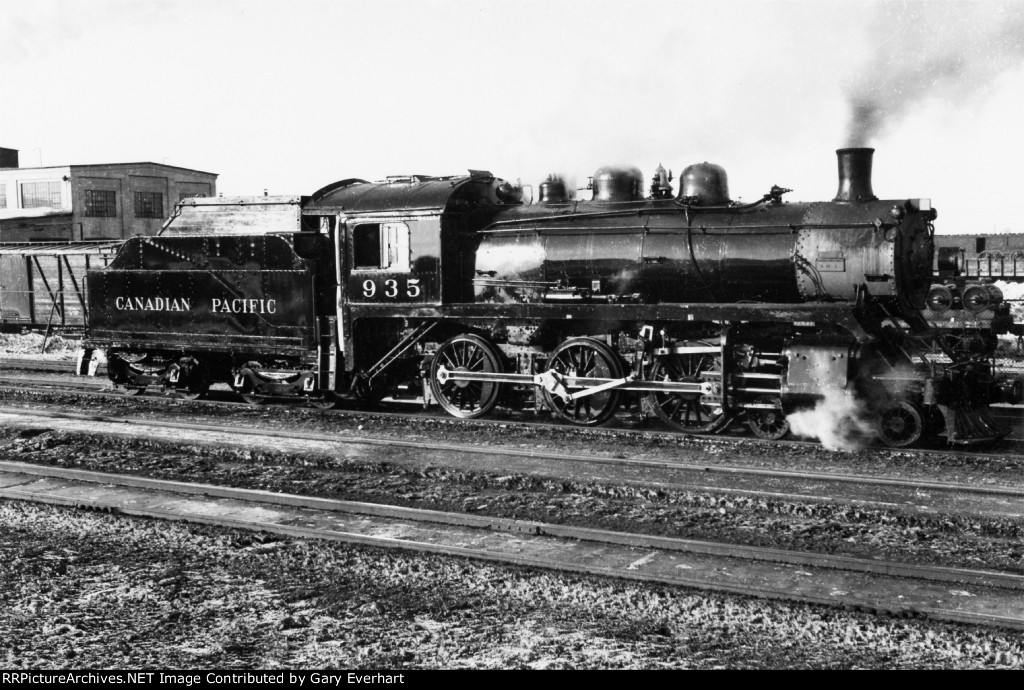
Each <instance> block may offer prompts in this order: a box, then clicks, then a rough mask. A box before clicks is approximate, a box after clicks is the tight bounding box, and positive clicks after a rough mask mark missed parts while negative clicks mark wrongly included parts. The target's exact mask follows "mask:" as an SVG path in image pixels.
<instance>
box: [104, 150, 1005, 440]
mask: <svg viewBox="0 0 1024 690" xmlns="http://www.w3.org/2000/svg"><path fill="white" fill-rule="evenodd" d="M837 153H838V164H839V191H838V193H837V195H836V198H835V199H834V200H832V201H830V202H815V203H788V202H785V201H784V200H783V198H782V197H783V195H784V194H785V193H787V192H788V191H789V190H786V189H783V188H780V187H772V188H771V190H769V192H768V193H766V194H765V195H764V196H763V197H762V198H761V199H760V200H758V201H756V202H754V203H747V204H740V203H736V202H734V201H732V200H731V199H730V196H729V192H728V182H727V176H726V173H725V171H724V170H723V169H722V168H720V167H719V166H717V165H713V164H709V163H702V164H696V165H692V166H689V167H688V168H686V170H685V171H684V172H683V174H682V175H681V178H680V190H679V192H678V194H675V193H673V190H672V187H671V182H672V179H671V174H670V173H667V172H666V171H665V170H664V169H662V168H661V167H660V166H659V168H658V170H657V171H656V173H655V175H654V178H653V181H652V182H651V185H650V188H649V191H647V190H645V188H644V187H645V185H644V180H643V178H642V176H641V174H640V172H639V171H638V170H636V169H620V168H613V167H606V168H601V169H599V170H598V171H597V172H596V173H595V175H594V177H593V180H592V185H591V189H592V198H591V199H589V200H576V199H572V198H570V195H569V194H568V193H567V190H566V188H565V184H564V183H563V182H562V181H561V180H560V179H558V178H554V177H552V178H550V179H548V180H547V181H545V182H544V183H543V184H541V185H540V189H539V192H540V193H539V198H538V201H537V203H525V202H524V201H523V194H522V190H521V189H518V188H516V187H514V186H513V185H510V184H509V183H507V182H504V181H502V180H500V179H498V178H495V177H494V176H492V175H491V174H490V173H488V172H483V171H470V173H469V175H467V176H459V177H429V176H423V175H413V176H407V177H394V178H388V179H387V180H385V181H382V182H377V183H370V182H365V181H363V180H357V179H347V180H342V181H340V182H337V183H335V184H332V185H329V186H327V187H324V188H323V189H320V190H319V191H317V192H316V193H315V194H313V195H312V196H311V198H310V199H309V201H308V202H307V203H305V204H304V206H303V209H302V215H303V218H304V220H305V221H306V222H305V223H304V224H303V228H302V229H301V230H300V231H295V230H294V228H291V227H283V228H282V229H281V231H280V232H270V233H264V234H260V235H252V234H237V233H235V234H225V233H221V232H216V231H215V232H212V233H209V234H201V235H192V236H182V237H164V236H161V237H151V238H134V239H132V240H129V241H128V242H127V243H126V244H125V246H124V247H123V248H122V249H121V251H120V252H119V254H118V256H117V258H116V259H115V260H114V261H113V262H112V264H111V265H110V266H109V267H108V268H107V269H106V270H103V271H95V272H91V273H90V274H89V276H88V284H89V304H90V310H89V327H88V338H87V341H86V344H87V346H88V347H89V348H102V349H105V350H106V351H107V358H108V362H109V364H108V371H109V375H110V376H111V378H112V380H113V381H114V383H115V384H116V385H117V386H120V387H122V388H124V389H125V390H126V391H128V392H138V391H141V390H143V389H144V388H146V387H148V386H160V387H164V388H166V389H169V390H172V391H174V392H177V393H178V394H180V395H183V396H188V397H194V396H200V395H203V394H204V393H205V392H206V390H207V389H208V387H209V385H210V384H211V382H218V381H224V382H227V383H228V384H229V385H231V387H232V388H233V389H234V390H235V391H237V392H238V393H239V394H241V395H242V396H244V397H245V398H246V399H247V400H249V401H250V402H253V403H259V402H263V401H266V400H269V399H274V398H291V399H300V400H307V401H309V402H311V403H312V404H315V405H320V406H331V405H334V404H335V403H336V402H337V401H338V400H340V399H343V398H348V397H351V398H356V399H362V400H373V399H376V398H379V397H380V396H383V395H386V394H390V393H392V392H393V391H396V390H400V391H406V392H410V391H412V392H421V393H422V397H423V400H424V402H425V403H427V404H431V403H436V404H439V405H440V406H441V407H442V408H443V409H444V410H446V411H447V412H449V413H450V414H452V415H454V416H456V417H462V418H474V417H479V416H482V415H485V414H487V413H489V412H490V411H492V410H493V409H494V408H495V406H496V405H499V404H500V405H508V406H519V407H532V408H534V409H536V410H548V411H550V412H551V413H552V414H553V415H554V416H556V417H559V418H561V419H563V420H565V421H567V422H569V423H573V424H578V425H597V424H602V423H604V422H606V421H608V420H609V419H611V418H612V417H613V416H614V415H615V413H616V411H617V410H619V409H620V408H621V407H622V406H623V405H627V404H631V405H633V409H635V410H637V411H638V413H639V414H641V415H645V416H651V417H654V418H656V419H658V420H660V421H661V422H662V423H664V424H667V425H668V426H670V427H674V428H676V429H680V430H683V431H686V432H690V433H696V434H707V433H716V432H720V431H722V430H723V429H725V428H727V427H728V426H729V425H730V424H731V423H732V422H733V421H736V420H741V421H743V422H745V423H746V424H747V425H748V426H749V428H750V429H751V431H752V432H753V433H754V434H756V435H758V436H760V437H763V438H768V439H777V438H781V437H782V436H783V435H785V434H786V433H787V432H788V430H789V422H788V416H789V415H790V414H792V413H794V412H796V411H799V410H802V409H805V408H809V407H814V406H816V405H821V404H828V402H829V401H830V400H832V399H834V398H835V397H836V396H839V397H843V398H845V399H847V400H849V401H856V403H857V405H858V409H857V412H856V413H854V414H856V415H858V416H860V417H862V418H864V420H868V421H870V422H871V424H872V425H873V427H874V429H875V430H876V432H877V435H878V437H879V438H880V439H881V440H882V441H883V442H884V443H886V444H888V445H890V446H896V447H903V446H909V445H913V444H917V443H919V442H922V441H924V440H926V439H927V438H928V437H930V436H935V435H940V434H941V435H942V436H944V438H945V440H946V441H947V442H949V443H955V444H973V443H982V442H988V441H992V440H995V439H998V438H1000V437H1001V436H1002V435H1003V434H1004V431H1003V430H1002V429H1000V428H999V427H997V426H996V424H995V423H994V422H993V421H992V419H991V417H990V414H989V410H988V406H989V404H990V403H992V402H993V401H996V400H998V399H999V396H1000V395H1004V394H1005V391H1001V390H1000V389H999V387H998V386H996V385H995V382H994V379H993V377H992V371H991V367H990V363H989V360H988V359H987V358H986V357H983V356H976V355H975V354H974V353H971V352H969V351H962V350H961V351H958V350H956V349H951V348H947V347H945V346H944V345H943V343H942V341H941V339H940V340H939V341H938V343H936V341H935V339H934V338H931V337H929V333H930V330H931V329H929V327H928V324H927V323H926V322H925V320H924V319H923V318H922V314H921V310H922V309H923V308H924V306H925V300H926V297H927V296H928V293H929V289H930V288H931V285H932V261H933V249H934V246H933V221H934V219H935V217H936V212H935V210H934V209H933V208H932V207H931V204H930V202H929V200H928V199H896V200H887V201H884V200H879V199H877V198H876V197H875V195H874V193H873V191H872V189H871V177H870V172H871V164H872V154H873V150H872V149H840V150H839V151H838V152H837ZM936 347H938V348H939V349H940V350H942V354H943V357H944V359H943V361H941V362H939V361H936V358H935V357H934V350H935V348H936ZM864 420H862V421H864Z"/></svg>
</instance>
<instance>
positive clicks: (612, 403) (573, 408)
mask: <svg viewBox="0 0 1024 690" xmlns="http://www.w3.org/2000/svg"><path fill="white" fill-rule="evenodd" d="M547 371H552V372H556V373H557V374H559V375H560V376H561V377H564V378H572V377H578V378H602V379H620V378H622V365H621V363H620V362H619V358H618V356H617V355H616V354H615V353H614V352H613V351H612V349H611V348H610V347H608V346H607V345H605V344H604V343H602V342H601V341H599V340H594V339H593V338H571V339H569V340H566V341H565V342H564V343H562V344H561V345H559V346H558V347H557V348H556V349H555V351H554V352H552V353H551V358H550V359H548V363H547ZM585 387H586V386H582V385H579V386H574V385H567V386H566V390H567V391H568V392H570V393H574V392H578V391H581V390H583V389H584V388H585ZM621 399H622V393H621V391H618V390H615V389H614V388H613V389H611V390H606V391H602V392H600V393H595V394H593V395H588V396H585V397H582V398H580V399H578V400H566V399H564V398H562V397H561V396H560V395H557V394H556V393H552V392H551V391H549V390H547V389H544V400H545V402H546V403H547V405H548V407H549V408H551V410H552V411H554V413H555V414H557V415H558V416H559V417H561V418H562V419H564V420H566V421H568V422H572V423H573V424H579V425H581V426H595V425H597V424H603V423H604V422H606V421H608V419H610V418H611V416H612V415H614V414H615V411H616V410H617V409H618V407H619V401H620V400H621Z"/></svg>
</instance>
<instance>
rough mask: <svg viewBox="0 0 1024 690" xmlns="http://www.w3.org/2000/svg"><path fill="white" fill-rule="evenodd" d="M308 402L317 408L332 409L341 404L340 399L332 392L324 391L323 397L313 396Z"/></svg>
mask: <svg viewBox="0 0 1024 690" xmlns="http://www.w3.org/2000/svg"><path fill="white" fill-rule="evenodd" d="M309 404H310V405H312V406H313V407H315V408H316V409H318V410H333V409H335V408H337V407H338V406H339V405H340V404H341V401H339V400H338V399H337V398H336V397H335V396H334V394H333V393H324V397H322V398H314V399H312V400H310V401H309Z"/></svg>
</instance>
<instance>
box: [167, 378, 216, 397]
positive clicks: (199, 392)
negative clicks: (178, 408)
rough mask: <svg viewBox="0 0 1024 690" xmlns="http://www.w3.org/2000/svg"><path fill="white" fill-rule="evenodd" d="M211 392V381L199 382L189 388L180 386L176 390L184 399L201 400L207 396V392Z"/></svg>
mask: <svg viewBox="0 0 1024 690" xmlns="http://www.w3.org/2000/svg"><path fill="white" fill-rule="evenodd" d="M209 392H210V384H209V382H206V383H205V384H197V385H194V386H189V387H187V388H179V389H177V390H176V391H174V394H175V395H176V396H178V397H179V398H181V399H182V400H199V399H200V398H205V397H206V394H207V393H209Z"/></svg>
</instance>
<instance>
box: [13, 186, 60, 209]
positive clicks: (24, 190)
mask: <svg viewBox="0 0 1024 690" xmlns="http://www.w3.org/2000/svg"><path fill="white" fill-rule="evenodd" d="M21 207H22V208H60V182H25V183H23V184H22V185H21Z"/></svg>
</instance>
